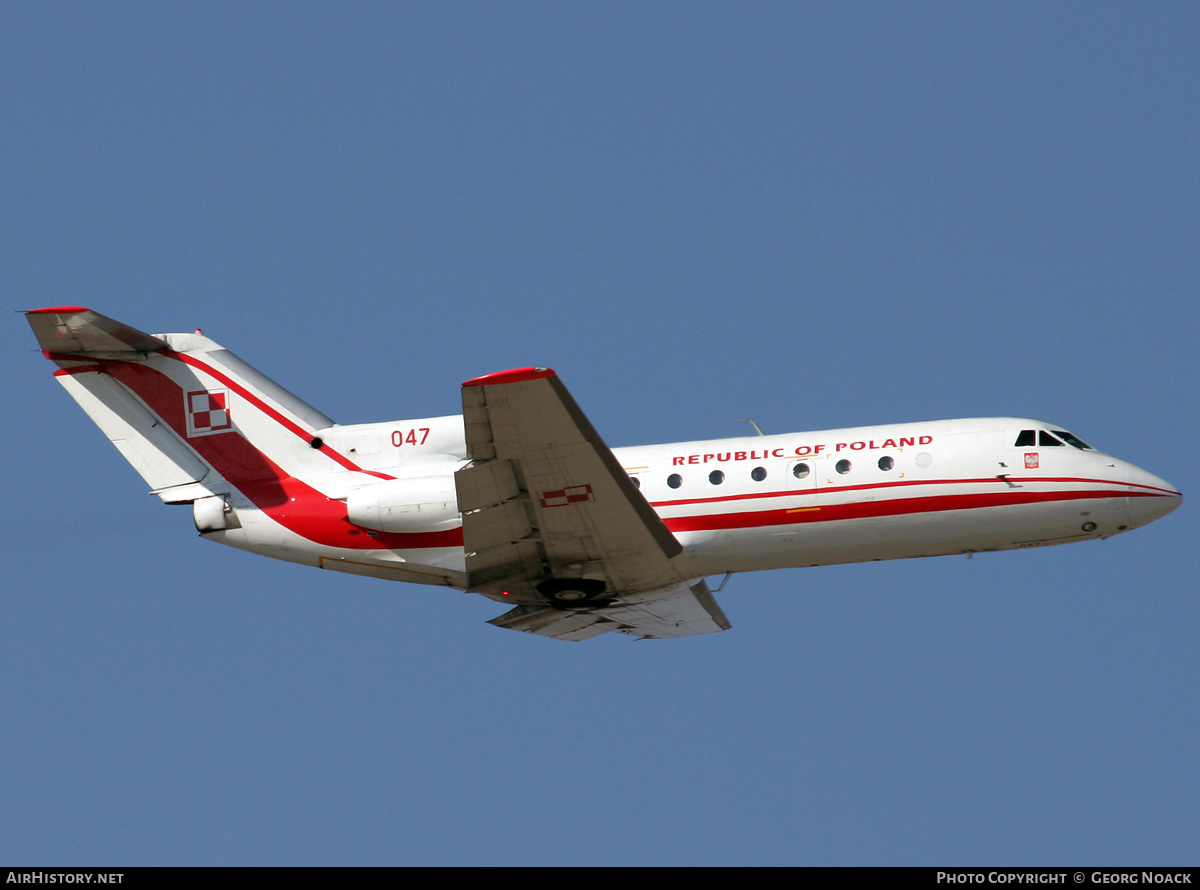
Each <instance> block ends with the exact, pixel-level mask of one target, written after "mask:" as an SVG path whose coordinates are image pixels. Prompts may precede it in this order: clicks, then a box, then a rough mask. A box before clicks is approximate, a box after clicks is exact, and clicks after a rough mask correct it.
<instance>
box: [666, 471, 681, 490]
mask: <svg viewBox="0 0 1200 890" xmlns="http://www.w3.org/2000/svg"><path fill="white" fill-rule="evenodd" d="M667 485H669V486H671V488H678V487H679V486H681V485H683V477H682V476H680V475H679V474H678V473H672V474H671V475H670V476H668V477H667Z"/></svg>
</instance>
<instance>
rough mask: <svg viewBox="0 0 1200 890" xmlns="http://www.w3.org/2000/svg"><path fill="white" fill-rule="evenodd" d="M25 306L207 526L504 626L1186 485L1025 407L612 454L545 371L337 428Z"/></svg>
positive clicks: (74, 387)
mask: <svg viewBox="0 0 1200 890" xmlns="http://www.w3.org/2000/svg"><path fill="white" fill-rule="evenodd" d="M26 317H27V319H28V320H29V323H30V324H31V325H32V327H33V331H34V334H35V335H36V336H37V339H38V343H39V345H40V346H41V348H42V351H43V353H44V354H45V355H46V357H47V358H49V359H50V360H51V361H53V362H55V363H56V364H57V365H58V366H59V369H58V370H57V371H55V377H57V379H58V382H59V383H61V384H62V385H63V386H64V387H65V388H66V390H67V392H69V393H70V394H71V396H73V397H74V398H75V400H76V401H77V402H79V404H80V405H81V406H82V407H83V410H84V411H86V412H87V413H88V415H89V416H90V417H91V418H92V420H94V421H95V422H96V424H97V425H98V426H99V427H100V428H101V430H103V431H104V433H105V435H107V436H108V438H109V439H111V440H112V442H113V444H114V445H116V446H117V448H118V449H119V450H120V451H121V453H122V454H123V455H124V456H125V458H126V459H127V460H128V461H129V462H130V463H131V464H132V465H133V466H134V468H135V469H136V470H137V471H138V472H139V473H140V474H141V475H142V478H143V479H145V480H146V482H147V484H148V485H150V487H151V489H152V491H151V493H152V494H156V495H158V497H159V498H161V499H162V500H163V502H164V503H168V504H191V506H192V515H193V517H194V519H195V523H196V528H197V529H198V530H199V531H200V534H201V535H202V536H203V537H205V538H208V539H209V540H212V541H219V542H221V543H222V544H229V545H231V546H233V547H240V548H243V549H245V550H251V551H253V552H255V553H262V554H264V555H266V556H273V557H276V558H277V559H286V560H290V561H292V562H299V563H304V564H305V565H311V566H317V567H319V568H324V569H335V570H337V571H341V572H350V573H352V574H358V575H369V576H372V577H375V578H388V579H392V580H396V581H412V582H416V583H419V584H434V585H441V586H445V587H453V588H457V589H459V590H466V591H470V592H473V593H479V594H481V595H483V596H485V597H488V598H489V599H493V600H495V601H496V602H498V603H504V604H506V605H509V606H510V607H511V608H510V610H509V611H507V612H505V613H504V614H502V615H500V616H499V617H497V618H495V619H493V620H492V622H491V623H492V624H495V625H497V626H499V627H507V628H511V629H513V630H522V631H528V632H530V633H536V634H542V635H544V636H548V637H553V638H555V639H559V640H584V639H587V638H589V637H593V636H596V635H598V634H602V633H605V632H607V631H612V630H615V631H619V632H621V633H625V634H629V635H631V636H634V637H643V638H648V639H649V638H652V639H661V638H665V637H681V636H687V635H690V634H702V633H712V632H714V631H719V630H727V629H728V628H729V621H728V620H727V619H726V618H725V615H724V614H723V613H722V611H721V609H720V607H719V606H718V605H717V603H716V601H715V599H714V598H713V595H712V592H711V591H710V589H709V587H708V585H707V583H706V582H705V580H704V579H705V578H706V577H711V576H717V575H724V576H725V577H726V578H728V576H729V573H732V572H749V571H755V570H759V569H778V568H787V567H796V566H815V565H830V564H834V563H850V562H866V561H869V560H879V559H903V558H906V557H916V556H940V555H946V554H956V553H967V554H971V553H975V552H979V551H991V550H1009V549H1015V548H1021V547H1039V546H1044V545H1048V544H1063V543H1068V542H1071V541H1086V540H1090V539H1093V538H1107V537H1109V536H1110V535H1115V534H1118V533H1119V532H1123V531H1126V530H1128V529H1132V528H1137V527H1138V526H1141V525H1145V524H1146V523H1148V522H1152V521H1153V520H1155V519H1157V518H1159V517H1160V516H1164V515H1165V514H1167V513H1169V512H1171V511H1172V510H1174V509H1175V508H1176V507H1178V506H1179V504H1180V502H1181V500H1182V498H1181V496H1180V493H1179V492H1178V491H1177V490H1176V489H1175V488H1174V487H1173V486H1172V485H1170V484H1168V483H1167V482H1165V481H1163V480H1162V479H1159V478H1158V477H1156V476H1152V475H1151V474H1149V473H1147V472H1145V471H1144V470H1140V469H1138V468H1137V467H1135V466H1133V465H1132V464H1129V463H1126V462H1125V461H1122V460H1118V459H1116V458H1114V457H1110V456H1108V455H1106V454H1102V453H1100V452H1099V451H1096V450H1094V449H1093V448H1092V447H1091V446H1089V445H1087V444H1086V443H1084V442H1083V441H1082V440H1080V439H1079V438H1078V437H1076V436H1073V435H1072V434H1071V433H1068V432H1066V431H1065V430H1063V429H1061V428H1059V427H1057V426H1054V425H1053V424H1045V423H1041V422H1039V421H1035V420H1023V419H1018V418H1006V417H1005V418H983V419H971V420H942V421H934V422H930V423H907V424H894V425H889V426H874V427H860V428H856V429H846V430H828V431H822V432H808V433H787V434H784V435H771V436H766V435H759V436H749V437H743V438H736V439H717V440H712V441H703V442H680V443H676V444H670V445H649V446H645V447H637V448H617V449H609V448H608V447H607V446H606V445H605V444H604V441H603V440H602V439H601V438H600V436H599V434H598V433H597V432H596V430H595V429H594V428H593V427H592V425H591V423H589V422H588V419H587V417H586V416H584V414H583V412H582V411H581V410H580V409H579V407H578V405H576V404H575V400H574V399H572V398H571V395H570V393H568V392H567V390H566V387H564V386H563V384H562V383H561V382H560V381H559V379H558V377H557V376H556V375H555V373H554V372H553V371H551V370H550V369H548V368H520V369H517V370H512V371H502V372H500V373H498V374H491V375H488V376H486V377H477V378H475V379H474V380H468V381H467V382H466V383H464V384H463V385H462V403H463V414H462V415H461V416H458V415H455V416H449V417H428V418H421V419H418V420H404V421H397V422H395V423H366V424H352V425H346V426H343V425H340V424H336V423H334V422H333V421H332V420H330V419H329V418H328V417H326V416H325V415H324V414H322V413H321V412H320V411H318V410H316V409H315V408H313V407H311V406H309V405H307V404H305V403H304V402H302V401H301V400H300V399H298V398H296V396H294V395H292V394H291V393H290V392H288V391H287V390H285V389H283V388H282V387H280V386H279V385H278V384H276V383H274V382H273V381H271V380H269V379H267V378H266V377H265V376H263V375H262V374H260V373H259V372H258V371H256V370H254V369H253V368H251V367H250V366H249V365H247V364H246V363H245V362H243V361H242V360H241V359H239V358H237V357H236V356H234V355H233V354H232V353H230V352H229V351H228V350H225V349H223V348H222V347H220V346H218V345H217V344H216V343H214V342H213V341H212V340H210V339H208V338H207V337H205V336H203V335H201V334H200V333H199V332H196V333H192V334H156V335H151V334H145V333H142V332H141V331H139V330H136V329H134V328H131V327H129V326H127V325H124V324H121V323H120V322H117V321H114V320H113V319H111V318H107V317H105V316H103V315H100V314H98V313H96V312H92V311H91V310H89V309H85V308H82V307H77V306H59V307H53V308H47V309H35V310H32V311H30V312H28V313H26ZM719 589H720V588H718V590H719Z"/></svg>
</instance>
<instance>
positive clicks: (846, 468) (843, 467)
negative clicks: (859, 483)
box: [834, 460, 850, 476]
mask: <svg viewBox="0 0 1200 890" xmlns="http://www.w3.org/2000/svg"><path fill="white" fill-rule="evenodd" d="M834 469H835V470H837V471H838V472H839V473H841V474H842V475H843V476H845V475H846V474H847V473H849V472H850V461H848V460H839V461H838V462H837V465H836V466H835V467H834Z"/></svg>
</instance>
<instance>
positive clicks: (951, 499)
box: [663, 489, 1166, 532]
mask: <svg viewBox="0 0 1200 890" xmlns="http://www.w3.org/2000/svg"><path fill="white" fill-rule="evenodd" d="M1123 497H1166V495H1156V494H1150V493H1148V492H1147V493H1141V492H1129V491H1101V490H1097V489H1092V490H1090V491H995V492H986V493H978V494H943V495H928V496H925V497H915V498H895V499H892V500H885V501H858V502H854V503H848V504H825V505H822V506H820V507H808V508H799V509H795V508H793V509H779V510H756V511H743V512H739V513H714V514H709V515H702V516H671V517H663V523H664V524H665V525H666V526H667V528H669V529H670V530H671V531H673V532H683V531H689V532H690V531H712V530H714V529H728V528H765V527H768V526H774V525H793V524H794V525H802V524H806V523H810V522H836V521H838V520H844V519H866V518H870V517H875V516H905V515H910V514H913V513H942V512H945V511H948V510H977V509H980V508H983V507H1008V506H1013V505H1017V504H1036V503H1045V502H1048V501H1072V500H1085V499H1094V498H1123Z"/></svg>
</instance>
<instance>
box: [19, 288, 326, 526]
mask: <svg viewBox="0 0 1200 890" xmlns="http://www.w3.org/2000/svg"><path fill="white" fill-rule="evenodd" d="M26 318H27V319H28V320H29V324H30V325H31V326H32V328H33V332H34V334H35V335H36V336H37V340H38V344H39V346H40V347H41V349H42V352H43V353H44V354H45V356H46V357H47V358H49V359H50V360H51V361H53V362H55V363H56V364H57V365H58V366H59V369H58V370H57V371H55V372H54V373H55V377H56V378H57V380H58V382H59V383H61V384H62V385H63V387H64V388H65V389H66V390H67V392H68V393H70V394H71V396H72V398H74V399H75V401H76V402H78V403H79V405H80V407H82V408H83V410H84V411H86V412H87V414H88V416H89V417H91V418H92V420H93V421H95V423H96V425H97V426H99V427H100V429H101V430H102V431H103V432H104V434H105V435H106V436H108V438H109V440H110V441H111V442H112V443H113V444H114V445H115V446H116V447H117V448H118V449H119V450H120V452H121V454H122V455H124V456H125V458H126V459H127V460H128V461H129V463H130V464H132V465H133V467H134V468H135V469H136V470H137V471H138V473H140V474H141V476H142V478H143V479H145V480H146V484H147V485H149V486H150V489H151V493H152V494H155V495H158V497H160V498H161V499H162V500H163V501H164V502H165V503H169V504H182V503H193V504H194V511H195V519H196V525H197V527H198V528H199V529H200V531H201V532H209V531H217V530H222V529H225V528H226V527H228V524H229V523H236V517H235V514H234V512H233V511H232V509H231V508H230V503H229V500H228V497H229V494H230V492H231V491H233V490H234V489H235V488H236V489H238V490H241V491H243V492H249V493H251V495H252V498H253V499H254V500H260V499H261V500H263V501H267V502H269V501H279V500H280V499H281V498H282V499H285V495H286V491H285V490H284V488H285V487H286V486H285V484H284V480H287V479H289V478H292V477H298V476H305V475H309V474H312V473H319V472H322V471H324V472H328V470H329V469H330V463H331V458H330V455H328V454H324V453H322V451H323V448H322V446H321V443H320V442H319V441H314V435H315V434H314V431H317V430H323V429H326V428H328V427H330V426H332V424H333V422H332V421H331V420H330V419H329V418H328V417H326V416H325V415H324V414H322V413H321V412H320V411H317V410H316V409H315V408H313V407H312V406H311V405H308V404H306V403H305V402H303V401H302V400H300V399H298V398H297V397H296V396H294V395H292V394H291V393H290V392H288V391H287V390H285V389H284V388H283V387H281V386H279V385H278V384H277V383H275V382H274V381H272V380H270V379H269V378H267V377H266V376H264V375H263V374H261V373H259V372H258V371H256V370H255V369H254V368H252V367H250V366H249V365H247V364H246V363H245V362H243V361H242V360H241V359H239V358H238V357H237V356H235V355H233V353H231V352H229V351H228V350H227V349H224V348H223V347H221V346H220V345H218V344H217V343H214V342H213V341H212V340H210V339H209V338H208V337H205V336H203V335H202V334H201V333H199V332H196V333H193V334H156V335H151V334H147V333H144V332H142V331H139V330H137V329H136V328H132V327H129V326H128V325H125V324H122V323H121V322H118V321H115V320H114V319H111V318H108V317H106V316H104V315H100V314H99V313H97V312H93V311H91V310H90V309H85V308H83V307H80V306H56V307H51V308H46V309H34V310H32V311H30V312H27V313H26ZM255 495H257V496H256V497H255Z"/></svg>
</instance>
